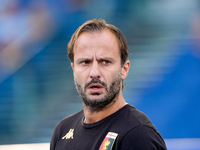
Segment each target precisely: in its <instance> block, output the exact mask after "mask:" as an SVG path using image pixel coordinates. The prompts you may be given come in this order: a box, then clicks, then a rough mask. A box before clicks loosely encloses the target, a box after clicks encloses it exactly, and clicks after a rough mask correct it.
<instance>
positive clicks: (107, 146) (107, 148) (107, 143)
mask: <svg viewBox="0 0 200 150" xmlns="http://www.w3.org/2000/svg"><path fill="white" fill-rule="evenodd" d="M117 136H118V134H117V133H113V132H108V134H107V135H106V137H105V139H104V140H103V142H102V144H101V146H100V148H99V150H111V149H112V147H113V144H114V142H115V139H116V138H117Z"/></svg>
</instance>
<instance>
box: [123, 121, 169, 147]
mask: <svg viewBox="0 0 200 150" xmlns="http://www.w3.org/2000/svg"><path fill="white" fill-rule="evenodd" d="M120 149H123V150H167V148H166V145H165V142H164V140H163V138H162V137H161V135H160V134H159V133H158V131H156V130H155V129H153V128H151V127H148V126H146V125H139V126H137V127H135V128H133V129H132V130H130V131H129V132H128V133H127V134H126V135H125V136H124V138H123V140H122V142H121V145H120Z"/></svg>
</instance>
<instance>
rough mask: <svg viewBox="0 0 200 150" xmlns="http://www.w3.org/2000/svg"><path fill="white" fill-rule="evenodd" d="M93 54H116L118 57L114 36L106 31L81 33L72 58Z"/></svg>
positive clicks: (116, 42)
mask: <svg viewBox="0 0 200 150" xmlns="http://www.w3.org/2000/svg"><path fill="white" fill-rule="evenodd" d="M93 53H96V54H101V55H108V54H118V56H120V48H119V43H118V39H117V37H116V36H115V34H113V33H112V32H111V31H110V30H108V29H104V30H102V31H94V32H87V31H84V32H83V33H81V34H80V36H79V37H78V39H77V42H76V44H75V47H74V57H75V56H77V55H84V54H93Z"/></svg>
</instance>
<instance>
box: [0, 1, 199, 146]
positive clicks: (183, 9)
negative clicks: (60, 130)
mask: <svg viewBox="0 0 200 150" xmlns="http://www.w3.org/2000/svg"><path fill="white" fill-rule="evenodd" d="M94 18H102V19H105V20H106V21H107V22H108V23H111V24H114V25H115V26H117V27H118V28H119V29H120V30H121V31H122V32H123V33H124V35H125V36H126V38H127V40H128V42H129V50H130V57H129V59H130V61H131V69H130V73H129V75H128V78H127V79H126V81H125V83H126V87H125V88H124V97H125V100H126V101H127V102H128V103H130V104H132V105H134V106H136V108H138V109H139V110H141V111H143V112H144V113H146V114H147V115H148V116H149V117H150V119H151V120H152V122H153V123H154V125H155V126H156V127H157V129H158V130H159V132H160V133H161V134H162V136H163V137H164V139H165V140H166V143H167V147H168V149H169V150H186V149H187V150H200V127H199V125H200V1H199V0H176V1H174V0H168V1H164V0H109V1H108V0H1V1H0V149H2V150H3V149H6V148H7V149H17V147H18V146H22V147H23V146H24V149H28V148H27V145H26V144H28V143H45V147H46V149H49V148H48V147H49V145H48V143H49V142H50V139H51V135H52V132H53V129H54V127H55V125H56V124H57V123H58V122H59V121H60V120H61V119H62V118H64V117H66V116H67V115H69V114H72V113H75V112H77V111H79V110H81V109H82V102H81V98H80V97H79V95H78V93H77V92H76V89H75V86H74V82H73V73H72V69H71V68H70V61H69V60H68V58H67V43H68V41H69V39H70V37H71V35H72V34H73V32H74V31H75V30H76V29H77V27H78V26H80V25H81V24H82V23H83V22H85V21H86V20H89V19H94ZM13 144H17V145H18V146H16V145H14V147H15V148H14V147H12V146H13ZM21 144H25V145H21ZM5 145H6V146H5ZM9 145H10V146H9ZM34 145H35V144H34ZM31 146H32V145H29V146H28V147H29V149H31ZM35 146H36V145H35ZM39 146H41V147H42V146H44V144H39ZM22 147H20V148H19V149H21V150H22V149H23V148H22ZM25 147H26V148H25ZM33 147H34V146H33ZM41 147H40V148H41ZM37 149H38V150H39V147H37ZM41 149H45V148H44V147H42V148H41Z"/></svg>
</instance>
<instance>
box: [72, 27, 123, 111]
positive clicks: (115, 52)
mask: <svg viewBox="0 0 200 150" xmlns="http://www.w3.org/2000/svg"><path fill="white" fill-rule="evenodd" d="M72 68H73V71H74V80H75V84H76V88H77V91H78V92H79V94H80V95H81V97H82V99H83V102H84V103H85V105H86V106H88V107H89V108H91V109H92V110H95V111H98V110H101V109H103V108H104V107H105V106H107V105H108V104H110V103H111V102H113V101H115V100H116V99H117V96H118V94H119V92H120V90H121V82H122V77H121V57H120V50H119V44H118V40H117V38H116V37H115V35H114V34H113V33H112V32H110V31H109V30H103V31H102V32H93V33H89V32H83V33H81V35H80V36H79V37H78V40H77V43H76V45H75V49H74V64H72Z"/></svg>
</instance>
